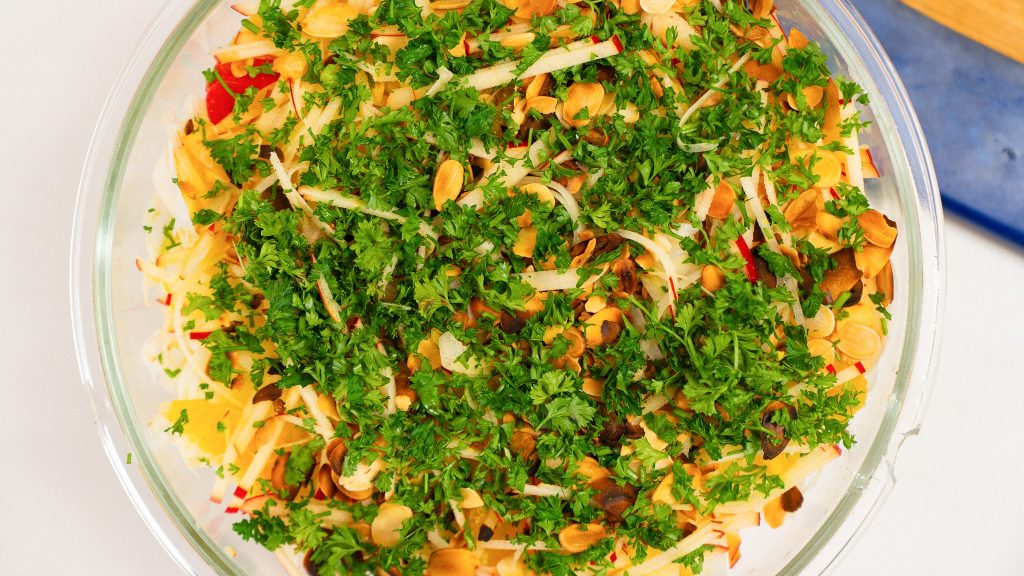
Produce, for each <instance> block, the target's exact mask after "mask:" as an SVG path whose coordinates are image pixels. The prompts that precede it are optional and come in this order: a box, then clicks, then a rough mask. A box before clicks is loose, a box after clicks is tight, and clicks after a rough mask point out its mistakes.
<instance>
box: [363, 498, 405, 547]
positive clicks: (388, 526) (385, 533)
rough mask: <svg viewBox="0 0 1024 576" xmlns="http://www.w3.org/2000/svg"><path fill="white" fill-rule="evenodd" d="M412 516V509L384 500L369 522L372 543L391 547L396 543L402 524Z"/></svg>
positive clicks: (399, 536) (400, 533)
mask: <svg viewBox="0 0 1024 576" xmlns="http://www.w3.org/2000/svg"><path fill="white" fill-rule="evenodd" d="M410 518H412V509H411V508H409V507H408V506H403V505H401V504H392V503H391V502H385V503H384V504H381V505H380V508H378V509H377V517H376V518H374V519H373V523H372V524H370V536H371V538H373V542H374V544H376V545H378V546H383V547H385V548H391V547H393V546H395V545H396V544H398V541H399V539H400V538H401V535H402V525H403V524H405V522H406V521H407V520H409V519H410Z"/></svg>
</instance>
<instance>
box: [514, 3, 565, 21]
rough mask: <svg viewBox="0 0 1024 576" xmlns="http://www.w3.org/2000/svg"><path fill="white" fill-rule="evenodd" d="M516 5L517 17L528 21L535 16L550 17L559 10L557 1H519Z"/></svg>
mask: <svg viewBox="0 0 1024 576" xmlns="http://www.w3.org/2000/svg"><path fill="white" fill-rule="evenodd" d="M516 5H517V7H518V9H517V10H516V16H517V17H518V18H528V19H529V18H533V17H534V16H548V15H550V14H552V13H554V11H555V9H556V8H558V2H557V1H556V0H518V1H517V2H516Z"/></svg>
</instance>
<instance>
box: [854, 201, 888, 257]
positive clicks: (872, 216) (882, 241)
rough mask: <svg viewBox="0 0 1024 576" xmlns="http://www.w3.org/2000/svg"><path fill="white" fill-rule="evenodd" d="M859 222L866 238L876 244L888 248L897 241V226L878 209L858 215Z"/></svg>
mask: <svg viewBox="0 0 1024 576" xmlns="http://www.w3.org/2000/svg"><path fill="white" fill-rule="evenodd" d="M857 223H858V224H860V227H861V229H862V230H864V239H865V240H867V241H868V242H871V243H872V244H874V245H875V246H879V247H881V248H888V247H890V246H892V243H893V242H895V241H896V235H897V230H896V227H895V226H892V225H891V224H889V221H888V219H887V218H886V217H885V216H884V215H883V214H882V213H881V212H879V211H878V210H868V211H867V212H864V213H863V214H861V215H860V216H858V217H857Z"/></svg>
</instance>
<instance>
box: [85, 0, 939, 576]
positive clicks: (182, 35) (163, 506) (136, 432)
mask: <svg viewBox="0 0 1024 576" xmlns="http://www.w3.org/2000/svg"><path fill="white" fill-rule="evenodd" d="M798 1H799V2H800V3H801V4H802V5H803V7H804V8H805V9H807V10H808V11H809V12H810V13H811V14H812V16H813V17H814V18H815V19H816V20H817V22H818V24H820V25H821V26H822V27H823V28H825V29H826V30H827V31H828V32H830V33H831V39H832V41H833V42H835V43H836V48H837V49H838V50H839V51H840V53H841V54H842V55H843V57H844V58H846V59H847V60H852V61H855V62H859V63H860V64H862V65H863V69H864V71H865V73H866V74H867V75H868V76H869V77H870V80H871V81H870V82H868V86H867V89H868V92H869V93H870V94H871V97H872V100H873V102H874V104H873V107H874V108H876V109H880V110H882V112H883V115H884V114H888V118H889V119H890V120H896V121H895V122H890V124H891V126H892V128H893V130H894V133H893V134H889V135H888V137H889V139H887V145H889V146H890V151H891V152H892V153H893V154H894V158H893V160H894V165H896V167H897V168H898V169H901V170H902V171H903V177H904V179H905V181H906V182H908V183H909V184H911V186H912V188H913V190H912V191H909V192H907V191H901V195H904V196H905V197H904V198H903V199H902V200H903V201H904V202H906V204H907V206H908V209H910V210H911V211H912V213H911V216H914V217H916V222H911V227H910V229H909V232H910V234H909V236H911V237H912V240H914V241H912V242H911V246H910V261H911V262H910V267H911V270H910V273H911V275H912V278H911V282H912V286H914V287H916V288H919V292H918V298H917V299H916V301H915V302H914V303H913V304H912V305H911V306H910V309H909V313H910V314H913V315H915V317H916V318H917V321H916V322H914V323H911V324H910V327H909V331H908V337H907V345H906V346H905V348H904V351H903V356H902V358H901V363H900V371H899V375H898V380H897V383H896V387H895V388H894V392H893V397H894V401H895V402H897V403H898V405H897V406H895V410H896V413H895V414H896V415H895V417H893V418H887V419H886V420H884V421H883V429H882V430H881V431H880V432H879V435H878V437H877V439H876V441H875V442H874V444H873V445H872V446H871V448H870V451H869V453H868V455H867V457H866V459H865V461H864V463H863V465H862V466H861V469H860V472H859V473H858V475H857V477H856V478H855V481H854V482H853V484H852V485H851V489H850V490H849V492H848V493H847V495H846V496H845V497H844V498H843V499H842V500H841V501H840V503H839V504H838V506H837V507H836V508H835V510H834V511H833V512H832V514H831V515H830V517H829V518H828V520H827V521H826V522H825V523H824V524H823V525H822V527H821V528H820V529H819V530H818V531H817V533H816V534H815V535H814V537H813V538H812V539H811V540H810V542H808V543H807V545H805V546H804V547H803V549H801V550H800V552H799V553H797V555H796V556H795V557H794V558H793V559H792V560H791V561H790V562H789V563H788V564H787V565H786V566H785V567H784V568H783V570H782V571H781V572H780V573H779V575H780V576H790V575H797V574H806V575H811V574H815V575H821V574H826V573H828V572H829V571H831V569H832V568H834V567H835V566H836V564H837V561H838V560H839V559H840V558H841V557H842V555H843V553H844V552H846V551H847V550H849V548H850V545H851V544H852V542H853V541H854V540H855V539H856V537H857V536H858V535H859V534H861V533H863V531H864V528H865V527H866V526H867V524H868V523H869V521H870V519H871V518H873V517H874V515H875V513H876V512H877V511H878V509H879V507H880V505H881V503H882V502H883V501H884V499H885V496H886V495H887V494H888V493H889V492H890V491H891V490H892V487H893V486H894V483H895V480H896V479H895V474H894V466H895V463H896V457H897V455H898V453H899V450H900V447H901V446H902V444H903V442H904V441H905V440H906V439H907V438H908V437H910V436H913V435H914V434H916V433H917V431H918V430H919V428H920V424H921V419H922V418H923V415H924V408H925V406H926V404H927V398H928V393H929V391H930V384H931V382H932V381H933V378H934V374H935V371H936V365H937V360H938V354H937V351H938V346H939V337H940V333H941V330H940V323H941V312H942V307H943V303H944V299H945V290H944V284H945V282H944V280H945V273H946V271H945V245H944V236H943V233H942V211H941V204H940V201H939V191H938V184H937V182H936V179H935V173H934V169H933V167H932V163H931V157H930V155H929V154H928V148H927V144H926V143H925V139H924V135H923V133H922V131H921V128H920V125H919V123H918V120H917V117H916V115H915V113H914V111H913V107H912V105H911V103H910V100H909V98H908V96H907V93H906V90H905V89H904V87H903V84H902V82H901V80H900V79H899V77H898V75H897V74H896V72H895V70H894V68H893V66H892V63H891V62H890V61H889V59H888V56H887V55H886V54H885V52H884V50H883V49H882V48H881V46H880V44H879V43H878V40H877V39H876V38H875V37H874V35H873V34H872V33H871V31H870V29H869V28H868V27H867V25H866V24H865V23H864V21H863V19H862V18H861V17H860V15H859V14H858V13H857V12H856V10H855V9H854V8H853V7H852V6H851V5H850V4H849V3H848V2H847V0H820V1H814V0H798ZM222 3H223V2H222V0H198V1H195V2H193V1H192V0H168V1H167V2H166V3H165V5H164V7H163V9H162V10H161V12H160V14H159V16H158V17H157V18H156V19H155V20H154V22H153V24H152V25H151V26H150V28H149V29H148V30H147V31H146V32H145V34H144V35H143V37H142V41H141V42H140V44H139V48H138V49H137V50H136V52H135V54H134V55H133V56H132V58H131V59H130V60H129V62H128V63H127V65H126V66H125V68H124V69H123V71H122V72H121V74H120V76H119V77H118V79H117V81H116V82H115V84H114V86H113V88H112V90H111V93H110V95H109V97H108V99H107V102H106V104H105V106H104V109H103V112H102V114H101V116H100V118H99V121H98V123H97V127H96V130H95V132H94V134H93V138H92V141H91V143H90V146H89V150H88V155H87V158H86V163H85V167H84V170H83V173H82V178H81V183H80V187H79V191H78V199H77V204H76V209H75V221H74V231H73V234H72V246H71V270H70V296H71V306H72V322H73V333H74V338H75V347H76V352H77V357H78V364H79V370H80V372H81V377H82V381H83V384H84V386H85V387H86V389H87V391H88V395H89V397H90V400H91V402H92V404H93V408H94V410H95V413H96V424H97V429H98V432H99V434H100V438H101V441H102V444H103V447H104V450H105V451H106V453H107V456H108V458H109V460H110V462H111V465H112V467H113V469H114V471H115V473H116V475H117V476H118V479H119V480H120V482H121V484H122V486H123V487H124V489H125V491H126V493H127V494H128V496H129V499H130V500H131V501H132V503H133V504H134V506H135V508H136V509H137V510H138V512H139V514H140V516H142V518H143V520H144V522H145V523H146V525H147V527H148V528H149V529H150V530H151V532H152V533H153V535H154V536H155V537H156V539H157V540H158V541H159V543H160V544H161V546H163V548H164V549H165V550H166V551H167V552H168V554H169V555H170V556H171V558H172V559H173V560H174V561H175V562H176V563H177V564H178V565H179V566H180V567H181V568H182V569H183V570H184V571H185V572H186V573H189V574H207V573H211V572H210V571H211V570H212V573H216V574H225V575H226V574H230V575H236V574H237V575H239V576H241V572H240V571H239V570H238V568H237V567H236V566H235V565H234V564H233V563H232V562H231V561H230V559H229V558H228V556H227V555H226V553H225V552H224V551H223V550H221V549H219V548H218V547H217V546H216V545H215V544H213V543H212V542H211V541H210V540H209V539H208V538H207V537H206V536H205V535H204V534H203V533H202V531H201V530H200V529H199V528H198V527H197V526H195V525H193V524H192V522H191V519H190V516H189V515H188V514H187V513H185V512H184V507H183V505H182V504H181V502H179V501H178V499H177V497H176V496H175V494H174V493H173V491H172V490H170V488H169V486H168V485H167V484H166V483H165V482H164V481H163V479H162V478H161V476H160V474H159V472H158V469H157V467H156V464H155V462H154V461H153V459H152V457H151V455H150V454H149V450H148V448H147V444H146V441H145V439H144V438H143V437H142V431H141V430H140V429H139V428H138V427H137V426H136V425H135V424H134V421H135V419H134V411H133V409H132V406H131V404H130V402H129V400H128V398H127V397H126V395H125V394H124V389H123V387H122V386H120V384H119V383H120V382H121V380H120V378H119V376H120V373H119V366H118V358H117V354H116V351H115V350H114V348H113V344H112V342H113V337H114V336H113V334H114V332H113V321H112V311H111V308H110V306H109V298H110V291H109V288H110V281H111V280H110V262H109V246H110V245H111V242H112V230H113V224H112V221H113V214H114V210H113V207H114V206H115V205H116V200H117V196H118V194H119V193H120V178H121V176H122V175H123V171H124V163H125V162H126V160H127V156H128V152H129V151H130V150H131V148H132V143H133V141H134V137H135V133H134V127H135V126H136V125H137V123H138V121H139V119H140V117H141V115H142V113H143V112H144V111H145V109H146V106H147V105H148V103H149V101H150V99H151V97H152V95H153V93H154V92H155V90H156V87H157V85H158V84H159V80H160V79H161V78H162V76H163V73H164V72H165V71H166V70H167V68H168V66H169V65H170V63H171V62H172V61H173V59H174V57H175V55H176V54H177V52H178V50H179V49H180V48H181V46H182V44H183V43H184V41H185V40H186V39H187V38H188V37H189V35H190V34H191V33H192V31H193V30H194V29H195V27H196V26H197V25H199V23H201V22H202V21H203V19H204V18H205V17H206V16H207V15H208V14H209V13H210V11H212V10H213V9H214V8H215V7H217V6H218V5H220V4H222ZM893 143H895V144H897V145H896V146H892V144H893ZM915 228H916V230H915ZM104 248H107V250H104ZM128 454H132V455H133V458H132V463H131V464H129V463H127V462H126V457H127V455H128Z"/></svg>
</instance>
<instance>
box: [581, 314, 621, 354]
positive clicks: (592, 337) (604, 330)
mask: <svg viewBox="0 0 1024 576" xmlns="http://www.w3.org/2000/svg"><path fill="white" fill-rule="evenodd" d="M621 322H622V310H620V309H618V308H615V307H614V306H609V307H607V308H604V309H603V310H601V311H600V312H598V313H597V314H594V315H593V316H591V317H590V318H587V321H586V340H587V346H597V345H599V344H604V343H607V342H609V341H610V340H611V339H610V338H609V330H616V331H615V334H614V335H615V336H616V337H618V331H617V329H618V328H620V323H621ZM609 325H614V326H615V328H614V329H613V328H610V327H609Z"/></svg>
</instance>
